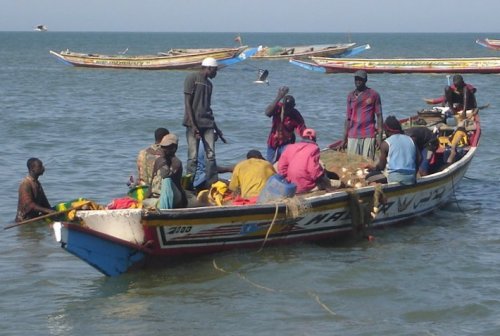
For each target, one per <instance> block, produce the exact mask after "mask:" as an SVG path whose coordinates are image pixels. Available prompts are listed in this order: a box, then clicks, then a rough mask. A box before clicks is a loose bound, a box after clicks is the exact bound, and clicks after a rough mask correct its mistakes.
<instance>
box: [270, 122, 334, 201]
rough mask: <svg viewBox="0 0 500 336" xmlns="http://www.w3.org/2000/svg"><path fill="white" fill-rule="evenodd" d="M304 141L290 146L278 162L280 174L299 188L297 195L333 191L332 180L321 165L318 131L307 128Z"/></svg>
mask: <svg viewBox="0 0 500 336" xmlns="http://www.w3.org/2000/svg"><path fill="white" fill-rule="evenodd" d="M302 138H303V139H302V141H301V142H298V143H294V144H290V145H288V146H287V147H286V148H285V150H284V151H283V154H281V157H280V159H279V161H278V174H280V175H281V176H283V177H284V178H285V179H286V180H287V181H288V182H289V183H293V184H295V185H296V186H297V190H296V192H297V193H304V192H309V191H315V190H320V189H327V190H330V189H331V184H330V180H329V179H328V178H327V177H326V174H325V170H324V168H323V166H322V165H321V163H320V160H319V159H320V150H319V146H318V144H317V143H316V131H315V130H313V129H311V128H307V129H305V130H304V132H303V133H302Z"/></svg>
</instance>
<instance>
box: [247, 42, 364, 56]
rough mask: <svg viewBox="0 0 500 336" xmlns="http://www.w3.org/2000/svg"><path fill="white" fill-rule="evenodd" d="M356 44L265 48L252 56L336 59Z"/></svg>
mask: <svg viewBox="0 0 500 336" xmlns="http://www.w3.org/2000/svg"><path fill="white" fill-rule="evenodd" d="M354 45H356V43H338V44H316V45H308V46H293V47H279V46H275V47H263V48H262V50H260V51H259V52H257V53H256V54H255V55H253V56H252V58H253V59H291V58H299V59H301V58H308V57H311V56H324V57H335V56H340V55H342V54H343V53H345V52H347V51H348V50H349V49H351V48H352V47H354Z"/></svg>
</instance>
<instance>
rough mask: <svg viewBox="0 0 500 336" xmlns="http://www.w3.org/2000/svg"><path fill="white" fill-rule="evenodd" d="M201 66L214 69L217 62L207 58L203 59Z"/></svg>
mask: <svg viewBox="0 0 500 336" xmlns="http://www.w3.org/2000/svg"><path fill="white" fill-rule="evenodd" d="M201 66H204V67H214V68H216V67H217V61H216V60H215V58H213V57H207V58H205V59H204V60H203V62H201Z"/></svg>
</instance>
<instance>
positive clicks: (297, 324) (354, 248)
mask: <svg viewBox="0 0 500 336" xmlns="http://www.w3.org/2000/svg"><path fill="white" fill-rule="evenodd" d="M234 36H235V34H231V33H218V34H213V33H210V34H208V33H62V32H46V33H36V32H0V144H1V145H0V161H1V181H2V186H3V187H2V193H1V196H0V200H1V201H0V218H1V219H0V221H1V223H0V225H1V226H2V227H4V226H7V225H9V224H11V223H12V220H13V218H14V216H15V212H16V206H17V189H18V185H19V182H20V180H21V179H22V178H23V177H24V176H25V175H26V173H27V169H26V160H27V159H28V158H30V157H39V158H40V159H41V160H42V161H43V162H44V164H45V166H46V171H45V174H44V175H43V176H42V177H41V178H40V181H41V182H42V184H43V186H44V188H45V192H46V194H47V196H48V198H49V201H50V202H51V204H56V203H58V202H61V201H67V200H70V199H73V198H76V197H86V198H90V199H93V200H95V201H97V202H99V203H101V204H107V203H109V202H110V201H111V200H112V199H113V198H116V197H121V196H123V195H124V194H125V193H126V191H127V185H126V182H127V181H128V179H129V176H130V175H135V169H136V168H135V159H136V156H137V153H138V152H139V150H140V149H142V148H144V147H146V146H148V145H149V144H150V143H152V142H153V132H154V130H155V129H156V128H157V127H160V126H163V127H167V128H168V129H169V130H170V131H171V132H173V133H176V134H178V135H179V136H180V147H179V151H178V156H179V157H180V158H181V160H183V162H184V163H185V160H186V142H185V137H184V128H183V127H182V125H181V123H182V116H183V82H184V78H185V76H186V75H187V74H188V72H186V71H140V70H110V69H84V68H74V67H70V66H67V65H64V64H62V63H60V62H58V61H57V60H56V59H55V58H54V57H52V56H51V55H50V54H49V50H56V51H60V50H66V49H70V50H73V51H82V52H88V53H110V54H116V53H118V52H120V51H123V50H125V49H126V48H128V51H127V53H128V54H145V53H157V52H159V51H165V50H168V49H170V48H179V47H193V48H198V47H222V46H232V45H234V40H233V39H234ZM241 37H242V39H243V43H244V44H248V45H250V46H257V45H268V46H277V45H280V46H289V45H302V44H315V43H339V42H348V41H353V42H356V43H358V44H365V43H369V44H370V45H371V47H372V49H370V50H368V51H366V52H365V53H363V54H360V55H358V57H367V58H376V57H474V56H495V57H499V56H500V52H494V51H491V50H488V49H485V48H483V47H480V46H479V45H477V44H475V43H474V42H475V40H476V39H478V38H484V37H489V38H500V35H499V33H496V34H495V33H491V34H474V33H470V34H340V33H336V34H326V33H321V34H298V33H288V34H261V33H259V34H254V33H248V34H242V35H241ZM258 69H267V70H268V71H269V77H268V79H269V85H262V84H255V83H253V81H255V80H256V79H257V72H258ZM464 78H465V81H466V82H468V83H471V84H473V85H474V86H475V87H477V90H478V91H477V99H478V104H479V105H487V104H489V107H488V108H485V109H483V110H481V112H480V113H481V117H482V126H483V133H482V139H481V146H480V148H479V150H478V151H477V155H476V157H475V158H474V160H473V162H472V165H471V167H470V169H469V171H468V172H467V174H466V177H465V179H463V180H462V181H461V183H460V184H459V186H457V188H456V190H455V195H454V196H455V197H454V199H453V200H451V201H450V203H449V204H447V206H446V207H444V208H443V209H441V210H439V211H437V212H435V213H434V214H432V215H429V216H426V217H423V218H419V219H417V220H416V221H414V222H413V224H412V225H409V226H402V227H398V228H391V229H386V230H381V231H375V232H374V233H373V234H374V236H375V240H374V241H370V242H369V241H363V240H361V241H360V240H357V241H356V240H354V241H346V242H343V243H337V244H334V245H317V244H298V245H293V246H287V247H279V248H267V249H264V250H262V251H261V252H257V251H255V250H250V251H232V252H227V253H220V254H214V255H207V256H203V257H200V258H196V259H194V260H190V261H186V262H181V263H178V264H174V265H172V266H171V267H169V268H165V269H159V270H144V271H139V272H135V273H130V274H125V275H123V276H119V277H115V278H107V277H105V276H103V275H102V274H101V273H99V272H97V271H96V270H95V269H93V268H92V267H91V266H88V265H87V264H85V263H84V262H82V261H80V260H79V259H77V258H76V257H74V256H72V255H70V254H69V253H67V252H65V251H64V250H63V249H61V248H60V247H59V246H58V245H57V244H56V242H55V240H54V238H53V234H52V232H51V230H50V228H49V227H48V225H26V226H22V227H16V228H12V229H9V230H0V284H1V286H0V334H1V335H141V336H146V335H500V223H499V220H498V218H499V216H498V214H499V210H500V205H499V203H498V202H499V198H500V151H499V149H498V148H499V147H498V146H499V144H500V125H499V123H498V116H499V115H500V95H499V90H498V87H499V84H500V77H499V76H498V75H465V76H464ZM213 83H214V95H213V109H214V113H215V116H216V120H217V122H218V125H219V127H220V128H221V129H222V131H223V132H224V135H225V137H226V138H227V140H228V142H229V143H228V144H218V145H217V148H216V152H217V158H218V163H219V164H234V163H236V162H238V161H239V160H241V159H243V158H244V157H245V154H246V152H247V151H248V150H249V149H259V150H261V151H264V150H265V147H266V145H265V143H266V137H267V134H268V132H269V128H270V120H269V119H268V118H267V117H266V116H265V115H264V109H265V107H266V106H267V104H269V103H270V102H271V101H272V100H273V99H274V97H275V95H276V93H277V91H278V88H279V87H280V86H282V85H287V86H289V87H290V93H291V94H293V95H294V96H295V98H296V102H297V108H298V109H299V110H300V111H301V113H302V114H303V116H304V118H305V120H306V123H307V125H308V126H309V127H312V128H314V129H316V131H317V133H318V138H319V140H318V141H319V143H320V145H321V146H322V147H324V146H326V145H328V144H330V143H331V142H333V141H334V140H336V139H338V138H339V137H340V136H341V135H342V127H343V122H344V113H345V101H346V96H347V93H348V92H349V91H350V90H352V89H353V88H354V81H353V77H352V75H348V74H336V75H325V74H319V73H314V72H310V71H307V70H304V69H301V68H298V67H295V66H293V65H290V64H289V63H288V62H286V61H246V62H242V63H239V64H236V65H234V66H231V67H228V68H226V69H223V70H221V71H219V73H218V74H217V77H216V78H215V79H214V80H213ZM446 84H447V77H446V75H417V74H404V75H391V74H374V75H369V78H368V86H370V87H372V88H374V89H376V90H377V91H378V92H379V93H380V95H381V97H382V104H383V112H384V115H385V116H388V115H395V116H397V117H405V116H409V115H412V114H414V113H415V112H416V111H418V110H421V109H422V108H424V107H425V103H424V101H423V98H431V97H437V96H439V95H441V94H442V92H443V88H444V86H445V85H446Z"/></svg>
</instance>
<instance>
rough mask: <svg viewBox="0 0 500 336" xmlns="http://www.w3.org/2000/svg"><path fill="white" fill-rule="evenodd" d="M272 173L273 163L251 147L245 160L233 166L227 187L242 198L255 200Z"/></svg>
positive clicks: (273, 172) (274, 172)
mask: <svg viewBox="0 0 500 336" xmlns="http://www.w3.org/2000/svg"><path fill="white" fill-rule="evenodd" d="M274 174H276V171H275V170H274V167H273V165H272V164H271V163H270V162H269V161H266V160H265V159H264V157H263V156H262V153H261V152H259V151H258V150H255V149H252V150H250V151H248V153H247V158H246V160H243V161H241V162H239V163H238V164H237V165H236V166H235V167H234V170H233V174H232V176H231V182H230V183H229V189H230V190H231V191H232V192H233V194H237V195H239V196H240V197H242V198H245V199H254V198H255V200H257V197H258V196H259V194H260V192H261V191H262V189H263V188H264V186H265V185H266V182H267V180H268V179H269V178H270V177H271V176H272V175H274Z"/></svg>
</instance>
